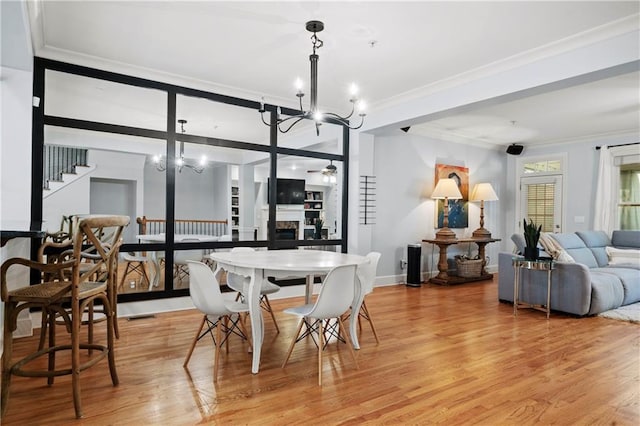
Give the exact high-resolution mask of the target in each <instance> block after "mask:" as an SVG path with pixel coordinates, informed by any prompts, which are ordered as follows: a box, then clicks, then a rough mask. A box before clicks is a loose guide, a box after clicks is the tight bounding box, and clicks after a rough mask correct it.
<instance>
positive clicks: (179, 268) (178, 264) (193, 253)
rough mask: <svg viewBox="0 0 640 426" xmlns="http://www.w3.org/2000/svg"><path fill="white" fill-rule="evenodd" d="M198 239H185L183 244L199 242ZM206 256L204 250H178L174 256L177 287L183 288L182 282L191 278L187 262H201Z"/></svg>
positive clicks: (174, 273) (174, 277)
mask: <svg viewBox="0 0 640 426" xmlns="http://www.w3.org/2000/svg"><path fill="white" fill-rule="evenodd" d="M199 241H200V239H198V238H184V239H182V240H181V241H180V242H181V243H193V242H199ZM203 256H204V252H203V251H202V250H178V251H176V252H175V253H174V255H173V279H174V281H175V280H177V283H176V287H178V288H179V287H182V281H183V280H184V279H185V278H186V277H189V268H188V265H187V262H188V261H190V260H195V261H197V262H201V261H202V258H203Z"/></svg>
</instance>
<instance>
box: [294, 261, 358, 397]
mask: <svg viewBox="0 0 640 426" xmlns="http://www.w3.org/2000/svg"><path fill="white" fill-rule="evenodd" d="M355 279H356V266H355V265H343V266H338V267H336V268H334V269H332V270H331V271H330V272H329V273H328V274H327V276H326V278H325V279H324V281H323V283H322V287H321V288H320V293H319V294H318V297H317V299H316V302H315V303H313V304H307V305H303V306H298V307H295V308H288V309H285V310H284V312H285V313H287V314H293V315H297V316H299V317H300V323H299V324H298V331H297V332H296V335H295V336H294V338H293V340H292V341H291V345H290V346H289V351H288V352H287V357H286V358H285V360H284V363H283V364H282V368H284V367H285V366H286V365H287V362H288V361H289V357H290V356H291V352H293V347H294V345H295V344H296V343H297V342H299V341H301V340H303V339H304V338H305V337H308V336H311V338H312V339H313V341H314V342H315V343H316V346H317V347H318V385H322V351H323V350H324V348H325V347H326V345H327V342H326V334H330V335H331V336H335V337H336V338H337V341H338V343H340V342H341V341H342V342H344V343H346V344H347V347H348V348H349V352H350V353H351V356H352V358H353V363H354V364H355V366H356V369H357V368H358V361H357V360H356V354H355V352H354V351H353V346H352V345H351V339H350V338H349V336H348V335H347V329H346V327H345V326H344V323H343V321H342V315H343V314H344V313H345V312H346V311H347V309H349V306H351V304H352V303H353V294H354V289H355V285H356V283H355ZM331 320H335V322H334V323H333V324H332V323H331V322H330V321H331ZM302 327H305V330H304V331H302ZM316 333H317V336H318V341H316V339H315V334H316ZM343 333H344V334H343Z"/></svg>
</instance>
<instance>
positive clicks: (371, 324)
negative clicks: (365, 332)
mask: <svg viewBox="0 0 640 426" xmlns="http://www.w3.org/2000/svg"><path fill="white" fill-rule="evenodd" d="M360 310H361V311H362V312H363V313H364V315H365V318H366V319H367V321H369V325H370V326H371V331H372V332H373V337H375V338H376V343H380V340H379V339H378V332H377V331H376V326H375V325H374V324H373V319H372V318H371V315H370V314H369V309H368V308H367V304H366V303H365V301H364V300H363V301H362V306H361V307H360ZM358 317H359V316H358Z"/></svg>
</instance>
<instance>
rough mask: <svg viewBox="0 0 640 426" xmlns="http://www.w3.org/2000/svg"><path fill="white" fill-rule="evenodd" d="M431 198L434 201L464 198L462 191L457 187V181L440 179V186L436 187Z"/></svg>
mask: <svg viewBox="0 0 640 426" xmlns="http://www.w3.org/2000/svg"><path fill="white" fill-rule="evenodd" d="M431 198H434V199H444V198H448V199H450V200H459V199H461V198H462V194H461V193H460V189H458V185H456V181H455V180H453V179H448V178H447V179H440V180H439V181H438V184H437V185H436V187H435V189H434V190H433V193H432V194H431Z"/></svg>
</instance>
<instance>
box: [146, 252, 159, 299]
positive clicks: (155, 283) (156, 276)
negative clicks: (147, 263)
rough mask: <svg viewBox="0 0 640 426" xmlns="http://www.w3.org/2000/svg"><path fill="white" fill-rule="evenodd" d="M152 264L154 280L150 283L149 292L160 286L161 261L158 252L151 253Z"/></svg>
mask: <svg viewBox="0 0 640 426" xmlns="http://www.w3.org/2000/svg"><path fill="white" fill-rule="evenodd" d="M150 253H151V254H150V256H149V257H150V258H151V264H152V265H153V280H151V281H149V291H152V290H153V288H154V287H158V285H159V284H160V261H159V260H158V255H157V252H155V251H152V252H150Z"/></svg>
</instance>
